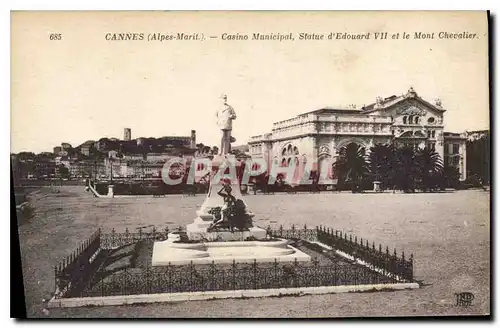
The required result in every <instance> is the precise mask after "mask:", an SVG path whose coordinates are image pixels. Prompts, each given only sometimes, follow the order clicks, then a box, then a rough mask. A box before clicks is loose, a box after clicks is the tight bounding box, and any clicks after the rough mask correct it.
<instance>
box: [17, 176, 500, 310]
mask: <svg viewBox="0 0 500 328" xmlns="http://www.w3.org/2000/svg"><path fill="white" fill-rule="evenodd" d="M59 191H60V192H59V193H56V192H54V191H53V190H51V189H49V188H44V189H41V190H39V191H37V192H35V193H33V194H32V195H31V202H32V203H33V205H34V207H35V211H36V214H35V217H34V218H32V219H31V220H30V221H29V222H28V223H25V224H23V225H22V226H21V227H20V228H19V236H20V241H21V245H20V246H21V254H22V255H21V256H22V262H23V276H24V286H25V297H26V306H27V312H28V315H29V316H34V317H46V316H49V317H240V318H241V317H334V316H387V315H391V316H401V315H420V316H428V315H432V314H435V315H453V314H488V313H489V312H490V223H489V222H490V216H489V202H490V194H489V193H488V192H484V191H478V190H470V191H459V192H450V193H440V194H399V193H396V194H392V193H385V194H350V193H329V192H325V193H321V194H301V193H298V194H275V195H249V196H246V197H245V201H246V202H247V204H248V206H249V207H250V209H251V210H252V211H253V212H254V213H255V218H254V221H255V224H257V225H260V226H267V225H272V226H279V225H280V224H282V225H283V226H284V227H289V226H291V225H292V224H295V225H300V226H303V225H304V224H307V225H308V226H315V225H326V226H330V227H333V228H335V229H341V230H343V231H346V232H347V233H353V234H356V235H357V236H358V237H361V238H363V240H366V239H368V240H369V241H370V244H371V243H372V241H374V242H375V243H376V244H377V245H378V243H381V244H382V245H383V246H384V245H387V246H389V249H390V250H391V252H392V251H393V249H394V248H397V250H398V254H399V253H400V251H401V250H404V251H405V255H406V254H408V255H409V253H413V254H414V257H415V262H414V267H415V277H416V279H417V280H419V281H421V282H422V287H421V288H420V289H419V290H408V291H398V292H379V293H356V294H354V293H349V294H330V295H313V296H302V297H283V298H261V299H239V300H213V301H205V302H183V303H176V304H154V305H141V306H118V307H98V308H96V307H93V308H76V309H51V310H50V313H49V314H48V315H47V314H43V313H42V310H43V308H44V304H43V302H42V299H44V298H45V299H47V298H49V297H50V295H51V293H52V292H53V290H54V281H53V273H52V266H53V265H55V264H57V263H58V262H59V261H60V260H61V259H62V258H63V257H64V256H66V255H68V254H69V253H70V252H71V251H72V250H73V249H74V248H75V247H76V246H78V244H79V243H80V242H82V241H83V240H84V239H86V238H87V237H88V236H89V235H90V234H91V233H92V232H94V231H95V229H97V227H102V228H104V229H105V230H108V229H111V228H115V229H117V230H124V229H125V228H126V227H127V228H129V229H130V230H131V231H135V230H136V229H137V228H138V227H145V226H150V225H155V226H157V227H159V228H163V227H165V226H169V227H171V228H175V227H177V226H179V225H186V224H188V223H191V222H192V220H193V219H194V218H195V216H196V214H195V211H196V209H197V208H198V207H199V206H200V205H201V203H202V202H203V200H204V197H203V196H181V195H172V196H168V197H165V198H152V197H151V198H115V199H104V198H93V197H92V196H91V194H90V193H86V192H84V190H83V187H81V186H64V187H59ZM456 292H472V293H474V295H475V299H474V301H473V305H472V306H470V307H468V308H461V307H456V306H455V301H456V299H455V295H454V293H456Z"/></svg>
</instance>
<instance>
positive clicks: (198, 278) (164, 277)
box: [54, 225, 413, 298]
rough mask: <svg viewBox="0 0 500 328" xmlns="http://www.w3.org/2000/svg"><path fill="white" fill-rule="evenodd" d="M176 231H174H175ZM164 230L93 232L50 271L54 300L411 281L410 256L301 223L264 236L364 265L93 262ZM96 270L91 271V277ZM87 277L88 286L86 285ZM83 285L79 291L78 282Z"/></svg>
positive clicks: (162, 234) (164, 234)
mask: <svg viewBox="0 0 500 328" xmlns="http://www.w3.org/2000/svg"><path fill="white" fill-rule="evenodd" d="M181 230H182V229H181V228H180V227H179V228H177V229H176V230H175V231H181ZM171 231H173V230H170V229H169V228H168V227H165V228H163V229H157V228H156V227H153V228H152V229H151V230H149V231H146V230H143V229H142V228H139V229H138V231H137V232H130V231H129V230H128V229H125V232H121V233H120V232H116V230H115V229H112V230H111V231H110V232H109V233H102V232H101V230H100V229H98V230H97V231H96V232H95V233H94V234H92V236H91V237H90V238H89V239H88V240H86V241H85V242H84V243H83V244H82V245H80V246H79V247H78V249H77V250H76V251H75V252H74V253H72V254H71V255H70V256H68V257H67V258H65V259H64V260H63V261H62V262H61V263H60V264H59V265H57V266H56V268H55V269H54V273H55V277H56V290H57V291H58V292H56V298H57V297H71V296H72V295H75V293H79V295H82V296H98V295H124V294H126V293H128V294H138V293H162V292H182V291H208V290H237V289H259V288H287V287H315V286H341V285H347V284H351V285H357V284H378V283H392V282H397V281H399V282H401V281H406V282H411V281H413V255H411V256H410V258H409V259H405V256H404V252H403V253H402V256H401V257H398V256H397V255H396V250H394V253H393V254H390V253H389V250H388V248H387V247H386V250H385V252H384V251H382V246H381V245H379V248H378V249H376V248H375V244H374V243H373V242H372V245H371V247H370V245H369V243H368V241H367V240H365V241H363V240H362V239H360V240H359V242H358V238H357V237H354V239H353V237H352V235H350V236H349V237H347V234H346V233H342V232H341V231H338V230H333V229H329V228H328V229H327V228H324V227H316V228H313V229H311V228H308V227H307V226H306V225H304V227H301V228H296V227H295V226H294V225H292V227H291V229H283V227H282V226H280V227H279V228H278V229H272V228H271V227H270V226H268V227H267V229H266V231H267V235H268V236H271V237H275V238H285V239H292V240H306V241H309V242H320V243H322V244H324V245H327V246H329V247H331V248H333V249H334V250H338V251H341V252H343V253H345V254H347V255H350V256H352V257H353V258H354V259H359V260H361V261H364V262H365V263H366V264H367V266H359V265H357V266H356V265H350V266H346V265H340V264H338V263H335V262H334V263H332V264H331V265H330V264H329V265H320V263H319V262H318V260H317V259H313V260H312V261H311V262H308V263H302V262H297V261H296V262H293V263H292V264H290V263H288V264H287V263H278V262H276V261H275V262H274V263H256V262H254V263H253V264H251V265H247V264H242V263H236V262H233V264H232V265H231V264H213V263H212V264H211V265H205V266H204V267H205V268H202V269H200V266H199V265H192V264H191V265H184V266H171V265H168V266H165V267H149V266H146V267H145V268H136V267H134V268H133V267H128V268H127V267H125V268H124V270H122V271H119V272H114V273H113V274H109V273H106V271H103V270H102V269H99V263H98V262H99V261H95V257H96V254H98V251H99V250H106V251H110V250H113V249H117V248H120V247H123V246H127V245H131V244H134V243H137V242H139V241H144V240H146V241H148V240H149V241H160V240H166V239H167V237H168V234H169V232H171ZM96 272H97V273H96ZM90 277H92V280H91V283H90V284H89V283H88V281H89V279H90ZM83 281H86V282H87V284H86V286H87V287H85V289H83V288H82V286H81V284H82V282H83Z"/></svg>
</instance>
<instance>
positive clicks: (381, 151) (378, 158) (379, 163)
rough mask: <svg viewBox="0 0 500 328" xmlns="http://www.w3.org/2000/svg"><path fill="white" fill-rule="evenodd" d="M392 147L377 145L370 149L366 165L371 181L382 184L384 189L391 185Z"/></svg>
mask: <svg viewBox="0 0 500 328" xmlns="http://www.w3.org/2000/svg"><path fill="white" fill-rule="evenodd" d="M393 157H394V147H393V146H392V145H382V144H377V145H375V146H373V147H371V148H370V155H369V157H368V165H369V169H370V175H371V176H372V178H373V181H380V182H382V187H383V188H386V187H387V186H390V185H392V184H391V182H392V181H391V171H392V170H393V162H394V159H393Z"/></svg>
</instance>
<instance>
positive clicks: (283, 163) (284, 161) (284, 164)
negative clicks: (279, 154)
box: [281, 158, 286, 167]
mask: <svg viewBox="0 0 500 328" xmlns="http://www.w3.org/2000/svg"><path fill="white" fill-rule="evenodd" d="M281 166H283V167H285V166H286V158H283V159H282V160H281Z"/></svg>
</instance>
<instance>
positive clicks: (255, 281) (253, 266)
mask: <svg viewBox="0 0 500 328" xmlns="http://www.w3.org/2000/svg"><path fill="white" fill-rule="evenodd" d="M252 269H253V289H257V260H256V259H253V265H252Z"/></svg>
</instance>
